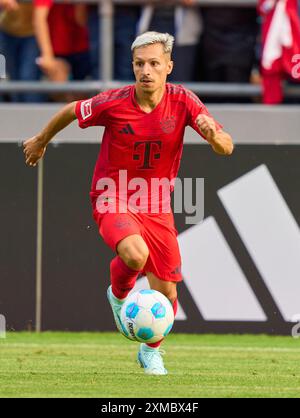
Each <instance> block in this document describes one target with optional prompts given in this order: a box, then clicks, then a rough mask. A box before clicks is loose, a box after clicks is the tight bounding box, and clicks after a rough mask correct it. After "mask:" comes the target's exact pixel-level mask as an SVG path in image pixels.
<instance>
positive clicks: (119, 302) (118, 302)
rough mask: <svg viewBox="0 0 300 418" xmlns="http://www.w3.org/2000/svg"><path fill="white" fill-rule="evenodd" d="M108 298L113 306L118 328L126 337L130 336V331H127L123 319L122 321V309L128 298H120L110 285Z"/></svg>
mask: <svg viewBox="0 0 300 418" xmlns="http://www.w3.org/2000/svg"><path fill="white" fill-rule="evenodd" d="M107 299H108V302H109V304H110V306H111V309H112V312H113V315H114V319H115V323H116V326H117V328H118V330H119V331H120V333H121V334H123V335H124V336H125V337H127V336H128V332H127V331H126V329H125V328H124V326H123V324H122V321H121V309H122V306H123V304H124V302H125V300H126V298H125V299H118V298H116V297H115V296H114V295H113V292H112V287H111V286H109V288H108V289H107Z"/></svg>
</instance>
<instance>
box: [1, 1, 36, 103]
mask: <svg viewBox="0 0 300 418" xmlns="http://www.w3.org/2000/svg"><path fill="white" fill-rule="evenodd" d="M0 7H1V9H2V10H1V12H0V53H2V54H3V55H4V56H5V59H6V70H7V73H8V76H9V78H10V80H17V81H35V80H39V78H40V75H41V74H40V70H39V68H38V66H37V65H36V58H37V57H38V46H37V43H36V40H35V37H34V30H33V25H32V5H31V4H29V3H20V4H19V3H18V2H17V1H16V0H0ZM10 97H11V100H12V101H15V102H29V103H32V102H38V101H40V100H41V99H42V97H43V96H42V95H40V94H34V93H26V94H16V93H13V94H11V95H10Z"/></svg>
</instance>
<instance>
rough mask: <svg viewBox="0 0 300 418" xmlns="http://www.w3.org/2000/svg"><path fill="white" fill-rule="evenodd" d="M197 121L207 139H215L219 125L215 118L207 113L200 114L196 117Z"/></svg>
mask: <svg viewBox="0 0 300 418" xmlns="http://www.w3.org/2000/svg"><path fill="white" fill-rule="evenodd" d="M196 123H197V125H198V128H199V130H200V132H201V134H202V135H203V136H204V137H205V138H206V139H207V141H208V142H211V141H213V140H214V138H215V136H216V133H217V127H216V124H215V121H214V120H213V118H211V117H209V116H207V115H199V116H198V117H197V119H196Z"/></svg>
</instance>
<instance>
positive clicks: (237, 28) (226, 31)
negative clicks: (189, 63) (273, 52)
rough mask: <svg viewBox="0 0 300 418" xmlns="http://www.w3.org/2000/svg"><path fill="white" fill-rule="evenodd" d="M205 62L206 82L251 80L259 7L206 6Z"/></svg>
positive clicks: (204, 17) (203, 43) (203, 48)
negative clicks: (256, 8) (257, 8)
mask: <svg viewBox="0 0 300 418" xmlns="http://www.w3.org/2000/svg"><path fill="white" fill-rule="evenodd" d="M202 14H203V23H204V33H203V38H202V65H203V75H204V80H205V81H210V82H231V83H248V82H249V80H250V74H251V69H252V66H253V63H254V58H255V43H256V36H257V29H258V26H257V13H256V10H255V8H245V7H241V8H240V7H205V8H203V13H202Z"/></svg>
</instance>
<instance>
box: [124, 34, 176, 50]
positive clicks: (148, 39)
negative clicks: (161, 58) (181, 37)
mask: <svg viewBox="0 0 300 418" xmlns="http://www.w3.org/2000/svg"><path fill="white" fill-rule="evenodd" d="M174 41H175V39H174V36H172V35H170V34H169V33H159V32H145V33H143V34H142V35H139V36H138V37H137V38H136V40H135V41H134V42H133V44H132V45H131V51H132V52H134V50H135V49H136V48H141V47H143V46H147V45H153V44H158V43H160V44H162V45H163V47H164V52H165V54H172V51H173V46H174Z"/></svg>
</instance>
